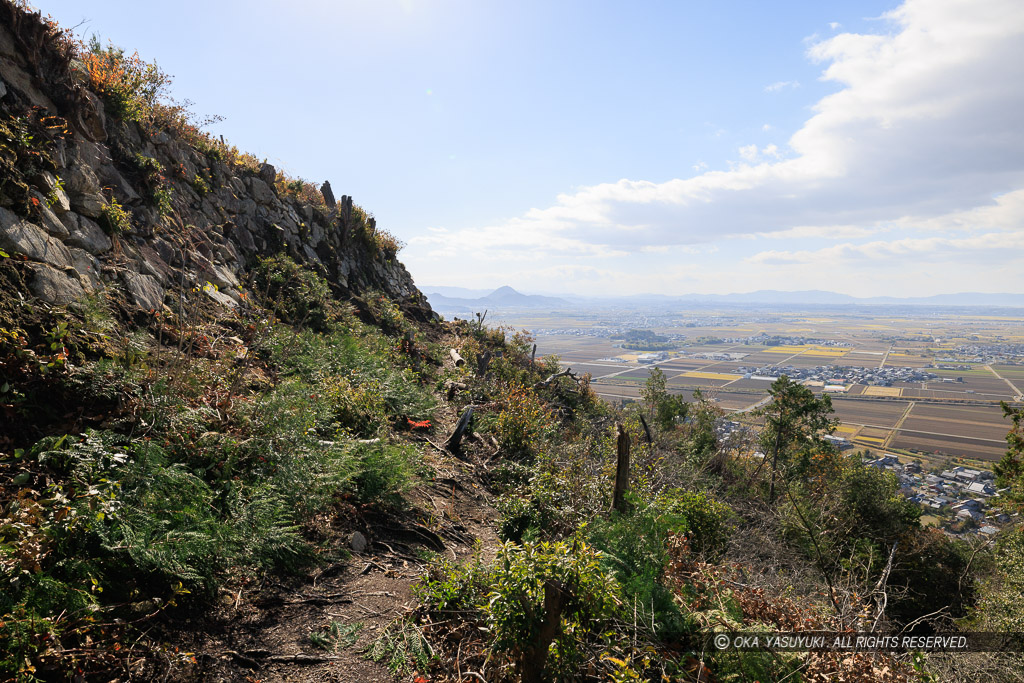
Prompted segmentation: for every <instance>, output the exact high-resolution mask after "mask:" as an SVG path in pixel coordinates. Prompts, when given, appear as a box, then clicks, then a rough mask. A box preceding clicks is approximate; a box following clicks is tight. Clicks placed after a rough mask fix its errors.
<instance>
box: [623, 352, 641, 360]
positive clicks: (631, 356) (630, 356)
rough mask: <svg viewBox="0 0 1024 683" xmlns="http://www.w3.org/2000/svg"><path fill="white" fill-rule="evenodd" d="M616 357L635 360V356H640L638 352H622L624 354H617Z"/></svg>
mask: <svg viewBox="0 0 1024 683" xmlns="http://www.w3.org/2000/svg"><path fill="white" fill-rule="evenodd" d="M618 357H619V358H621V359H622V360H629V361H635V360H636V359H637V358H639V357H640V354H639V353H624V354H622V355H621V356H618Z"/></svg>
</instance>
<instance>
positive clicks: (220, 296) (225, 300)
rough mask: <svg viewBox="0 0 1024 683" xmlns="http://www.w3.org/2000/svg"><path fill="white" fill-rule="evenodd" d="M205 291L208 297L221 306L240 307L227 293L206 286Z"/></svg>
mask: <svg viewBox="0 0 1024 683" xmlns="http://www.w3.org/2000/svg"><path fill="white" fill-rule="evenodd" d="M203 291H204V292H206V296H208V297H210V298H211V299H213V300H214V301H216V302H217V303H218V304H220V305H221V306H225V307H227V308H235V307H236V306H238V302H237V301H235V300H234V299H232V298H231V297H230V296H228V295H227V294H226V293H224V292H222V291H220V290H219V289H217V288H216V287H212V286H210V285H206V286H204V287H203Z"/></svg>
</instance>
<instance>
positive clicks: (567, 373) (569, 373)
mask: <svg viewBox="0 0 1024 683" xmlns="http://www.w3.org/2000/svg"><path fill="white" fill-rule="evenodd" d="M559 377H571V378H573V379H574V380H576V382H577V383H578V382H579V381H580V378H579V376H578V375H576V373H574V372H572V368H566V369H565V370H562V371H561V372H556V373H555V374H553V375H551V376H550V377H548V378H547V379H546V380H544V381H543V382H537V383H536V384H534V385H533V388H534V389H540V388H541V387H546V386H548V385H549V384H551V383H552V382H554V381H555V380H556V379H558V378H559Z"/></svg>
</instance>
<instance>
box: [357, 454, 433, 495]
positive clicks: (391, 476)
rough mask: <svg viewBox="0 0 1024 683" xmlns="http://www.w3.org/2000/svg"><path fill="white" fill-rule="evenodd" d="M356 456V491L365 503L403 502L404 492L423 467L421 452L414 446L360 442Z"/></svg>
mask: <svg viewBox="0 0 1024 683" xmlns="http://www.w3.org/2000/svg"><path fill="white" fill-rule="evenodd" d="M354 456H355V458H356V459H357V461H358V463H359V472H358V474H356V476H355V480H354V484H355V493H356V498H357V499H358V500H359V501H360V502H363V503H376V504H384V505H389V506H394V505H398V504H400V503H401V500H402V494H403V493H405V492H406V491H408V490H409V488H411V487H412V484H413V482H414V481H415V479H416V476H417V473H418V470H419V469H420V468H421V467H422V464H421V460H420V457H419V453H418V451H417V450H416V449H415V448H414V447H412V446H400V445H391V444H384V443H382V442H378V443H372V444H361V445H359V446H358V447H357V448H356V449H355V452H354Z"/></svg>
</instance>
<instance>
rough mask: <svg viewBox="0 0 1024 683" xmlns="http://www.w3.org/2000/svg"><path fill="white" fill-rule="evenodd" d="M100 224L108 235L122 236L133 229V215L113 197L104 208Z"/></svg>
mask: <svg viewBox="0 0 1024 683" xmlns="http://www.w3.org/2000/svg"><path fill="white" fill-rule="evenodd" d="M99 223H100V226H101V227H102V228H103V229H104V230H105V231H106V233H107V234H108V235H120V234H123V233H126V232H129V231H130V230H131V229H132V222H131V214H130V213H129V212H128V211H126V210H125V208H124V207H123V206H121V205H120V204H119V203H118V202H117V200H116V199H115V198H113V197H111V198H110V203H109V204H107V205H106V206H104V207H103V210H102V211H101V213H100V220H99Z"/></svg>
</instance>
